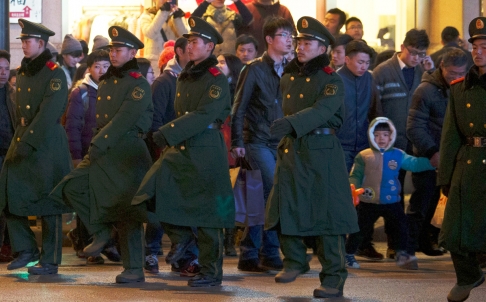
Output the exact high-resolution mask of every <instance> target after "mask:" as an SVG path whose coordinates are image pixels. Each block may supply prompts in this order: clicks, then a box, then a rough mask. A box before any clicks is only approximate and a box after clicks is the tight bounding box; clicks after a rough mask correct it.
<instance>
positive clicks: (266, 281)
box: [0, 240, 486, 302]
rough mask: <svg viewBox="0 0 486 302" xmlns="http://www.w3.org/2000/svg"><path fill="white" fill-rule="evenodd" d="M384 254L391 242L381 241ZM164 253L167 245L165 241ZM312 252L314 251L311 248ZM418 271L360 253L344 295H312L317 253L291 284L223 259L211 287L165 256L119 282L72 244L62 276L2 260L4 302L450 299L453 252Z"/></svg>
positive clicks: (479, 296) (481, 290)
mask: <svg viewBox="0 0 486 302" xmlns="http://www.w3.org/2000/svg"><path fill="white" fill-rule="evenodd" d="M376 248H377V250H378V251H379V252H382V253H384V252H385V250H386V244H385V243H383V242H378V243H376ZM164 251H165V252H166V253H167V252H168V244H167V242H166V241H165V240H164ZM309 252H310V250H309ZM417 256H418V257H419V270H417V271H407V270H403V269H400V268H397V267H396V265H395V263H394V261H393V260H386V261H382V262H370V261H366V260H364V259H360V258H359V257H357V260H358V261H359V262H360V264H361V269H349V276H348V279H347V280H346V285H345V288H344V297H342V298H334V299H313V297H312V292H313V290H314V288H316V287H318V286H319V271H320V268H321V266H320V263H319V261H318V260H317V257H316V256H314V257H313V259H312V261H311V262H310V267H311V270H310V271H309V272H308V273H306V274H304V275H301V276H299V277H298V278H297V280H295V281H294V282H292V283H287V284H278V283H275V281H274V276H275V274H276V273H277V272H270V273H244V272H240V271H238V270H237V268H236V265H237V261H238V260H237V258H236V257H225V258H224V265H223V266H224V267H223V271H224V277H223V285H222V286H220V287H212V288H191V287H188V286H187V280H188V278H186V277H180V276H179V275H178V274H176V273H172V272H170V267H169V266H168V265H167V264H165V261H164V256H161V257H159V265H160V273H159V274H157V275H152V274H146V282H145V283H138V284H127V285H123V284H121V285H120V284H116V283H115V276H116V275H117V274H119V273H120V272H121V271H122V266H121V264H120V263H112V262H110V261H108V260H105V261H106V262H105V264H103V265H90V266H87V265H86V262H85V260H83V259H79V258H77V257H76V256H75V253H74V251H73V250H72V248H69V247H65V248H64V249H63V262H62V265H61V266H60V268H59V274H58V275H54V276H29V274H28V273H27V269H25V268H23V269H18V270H14V271H7V269H6V264H4V263H1V264H0V300H1V301H48V302H54V301H90V302H93V301H210V302H217V301H285V302H286V301H289V302H290V301H296V302H306V301H367V302H375V301H387V302H388V301H404V302H410V301H427V302H429V301H430V302H433V301H446V296H447V293H448V292H449V290H450V289H451V288H452V286H454V283H455V274H454V270H453V266H452V262H451V260H450V256H449V254H446V255H444V256H440V257H428V256H425V255H423V254H421V253H418V254H417ZM468 301H478V302H479V301H482V302H484V301H486V285H484V284H483V285H482V286H480V287H478V288H476V289H474V290H473V291H472V292H471V295H470V298H469V299H468Z"/></svg>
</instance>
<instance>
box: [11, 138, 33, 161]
mask: <svg viewBox="0 0 486 302" xmlns="http://www.w3.org/2000/svg"><path fill="white" fill-rule="evenodd" d="M33 152H34V148H33V147H32V146H31V145H29V144H27V143H24V142H18V143H17V145H16V146H15V150H14V153H13V156H12V161H13V162H14V163H17V162H20V161H22V160H23V159H25V158H27V157H29V156H30V155H31V154H32V153H33Z"/></svg>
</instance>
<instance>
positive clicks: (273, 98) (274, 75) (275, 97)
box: [231, 17, 293, 272]
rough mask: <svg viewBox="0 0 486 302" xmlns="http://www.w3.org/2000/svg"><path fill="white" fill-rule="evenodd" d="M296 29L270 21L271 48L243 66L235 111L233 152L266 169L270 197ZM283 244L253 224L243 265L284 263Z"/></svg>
mask: <svg viewBox="0 0 486 302" xmlns="http://www.w3.org/2000/svg"><path fill="white" fill-rule="evenodd" d="M292 30H293V26H292V24H291V23H290V22H289V21H287V20H286V19H284V18H281V17H273V18H271V19H269V20H268V21H267V22H265V24H264V26H263V34H264V36H265V43H266V46H267V51H266V52H265V53H264V54H263V56H261V57H260V58H257V59H255V60H254V61H252V62H250V63H248V64H247V65H246V66H245V67H244V68H243V70H242V72H241V75H240V78H239V80H238V84H237V86H236V93H235V103H234V105H233V109H232V113H231V115H232V121H233V122H232V126H231V137H232V143H231V149H232V154H233V156H234V157H245V156H246V157H247V159H248V160H249V162H250V164H251V166H252V167H253V168H254V169H259V170H260V171H261V173H262V180H263V191H264V198H265V200H267V197H268V194H269V193H270V190H271V189H272V185H273V172H274V170H275V162H276V155H277V145H278V142H279V141H280V139H281V137H271V135H270V126H271V125H272V123H273V121H274V120H276V119H279V118H282V117H283V113H282V95H281V92H280V77H281V76H282V74H283V70H284V67H285V65H286V63H287V61H286V59H285V58H284V56H285V55H286V54H288V53H289V52H290V51H291V50H292ZM279 246H280V245H279V242H278V237H277V233H276V232H275V231H263V225H258V226H252V227H250V228H249V232H248V235H247V236H246V237H245V238H244V239H243V240H242V241H241V243H240V250H241V253H240V259H239V261H238V269H240V270H243V271H253V272H261V271H266V270H267V269H278V270H279V269H281V268H282V267H283V264H282V260H281V258H280V252H279ZM259 250H260V251H259ZM259 257H260V258H261V262H260V260H259Z"/></svg>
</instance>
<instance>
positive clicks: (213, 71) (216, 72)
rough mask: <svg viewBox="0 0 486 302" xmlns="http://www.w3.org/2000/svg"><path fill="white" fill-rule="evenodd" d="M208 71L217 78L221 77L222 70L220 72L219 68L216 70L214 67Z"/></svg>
mask: <svg viewBox="0 0 486 302" xmlns="http://www.w3.org/2000/svg"><path fill="white" fill-rule="evenodd" d="M208 70H209V72H210V73H211V74H212V75H213V76H215V77H217V76H219V75H220V74H221V70H219V69H218V68H216V67H214V66H213V67H209V69H208Z"/></svg>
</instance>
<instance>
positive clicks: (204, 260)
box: [162, 222, 224, 281]
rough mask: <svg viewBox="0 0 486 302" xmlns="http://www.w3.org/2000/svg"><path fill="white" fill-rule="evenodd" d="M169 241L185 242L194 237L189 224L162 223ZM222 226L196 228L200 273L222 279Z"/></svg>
mask: <svg viewBox="0 0 486 302" xmlns="http://www.w3.org/2000/svg"><path fill="white" fill-rule="evenodd" d="M162 227H163V228H164V230H165V232H166V233H167V236H169V238H170V241H171V242H187V241H190V240H191V239H192V238H193V237H194V232H193V230H192V228H191V227H189V226H180V225H173V224H169V223H164V222H163V223H162ZM223 240H224V235H223V228H202V227H198V228H197V244H198V247H199V265H200V266H201V272H200V273H201V274H202V275H205V276H210V277H212V278H215V279H217V280H220V281H221V280H223Z"/></svg>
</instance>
